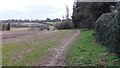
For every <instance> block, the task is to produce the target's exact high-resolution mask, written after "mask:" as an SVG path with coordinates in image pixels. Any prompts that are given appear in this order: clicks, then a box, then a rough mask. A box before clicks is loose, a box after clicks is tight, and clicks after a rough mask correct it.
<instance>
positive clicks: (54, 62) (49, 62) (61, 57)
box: [38, 31, 80, 66]
mask: <svg viewBox="0 0 120 68" xmlns="http://www.w3.org/2000/svg"><path fill="white" fill-rule="evenodd" d="M79 34H80V32H79V31H78V32H77V33H75V34H74V35H73V36H72V37H70V38H69V40H67V41H65V43H64V44H63V45H60V46H58V47H55V48H53V49H52V52H51V53H50V54H49V55H48V56H47V57H45V58H44V60H43V61H42V62H41V63H40V64H39V65H38V66H65V58H66V50H67V48H68V46H69V45H70V44H71V43H72V42H73V41H74V39H75V38H76V36H78V35H79Z"/></svg>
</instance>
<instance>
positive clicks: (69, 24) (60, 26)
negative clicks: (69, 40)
mask: <svg viewBox="0 0 120 68" xmlns="http://www.w3.org/2000/svg"><path fill="white" fill-rule="evenodd" d="M55 28H57V29H58V30H61V29H73V28H74V26H73V23H72V21H71V20H64V21H62V22H61V23H57V24H55Z"/></svg>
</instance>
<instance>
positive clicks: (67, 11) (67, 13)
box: [66, 5, 69, 20]
mask: <svg viewBox="0 0 120 68" xmlns="http://www.w3.org/2000/svg"><path fill="white" fill-rule="evenodd" d="M68 19H69V7H68V6H67V5H66V20H68Z"/></svg>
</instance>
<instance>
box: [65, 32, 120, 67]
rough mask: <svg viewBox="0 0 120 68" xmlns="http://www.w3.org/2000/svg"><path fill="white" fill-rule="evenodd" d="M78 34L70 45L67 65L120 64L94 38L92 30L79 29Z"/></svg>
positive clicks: (119, 61) (118, 60)
mask: <svg viewBox="0 0 120 68" xmlns="http://www.w3.org/2000/svg"><path fill="white" fill-rule="evenodd" d="M80 32H81V33H80V36H79V37H78V38H77V39H76V41H75V42H74V43H73V44H72V45H71V47H70V49H69V51H68V56H67V61H66V64H67V65H70V66H71V65H73V66H120V59H119V58H118V57H117V56H116V55H115V54H113V53H109V52H108V50H107V48H106V47H104V46H102V45H101V44H98V43H96V42H95V40H94V36H92V33H94V31H93V30H88V31H87V30H81V31H80Z"/></svg>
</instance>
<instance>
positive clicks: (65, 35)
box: [2, 30, 78, 66]
mask: <svg viewBox="0 0 120 68" xmlns="http://www.w3.org/2000/svg"><path fill="white" fill-rule="evenodd" d="M77 32H78V31H77V30H50V31H48V30H43V31H42V30H17V31H16V30H13V31H3V32H2V65H3V66H34V65H40V64H44V62H43V61H44V58H45V57H46V58H47V55H48V54H49V53H51V52H53V51H52V50H53V49H55V48H59V47H60V46H61V45H64V44H65V43H66V42H67V41H68V40H69V39H70V38H71V37H73V36H74V35H75V34H76V33H77ZM48 58H49V57H48Z"/></svg>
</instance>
